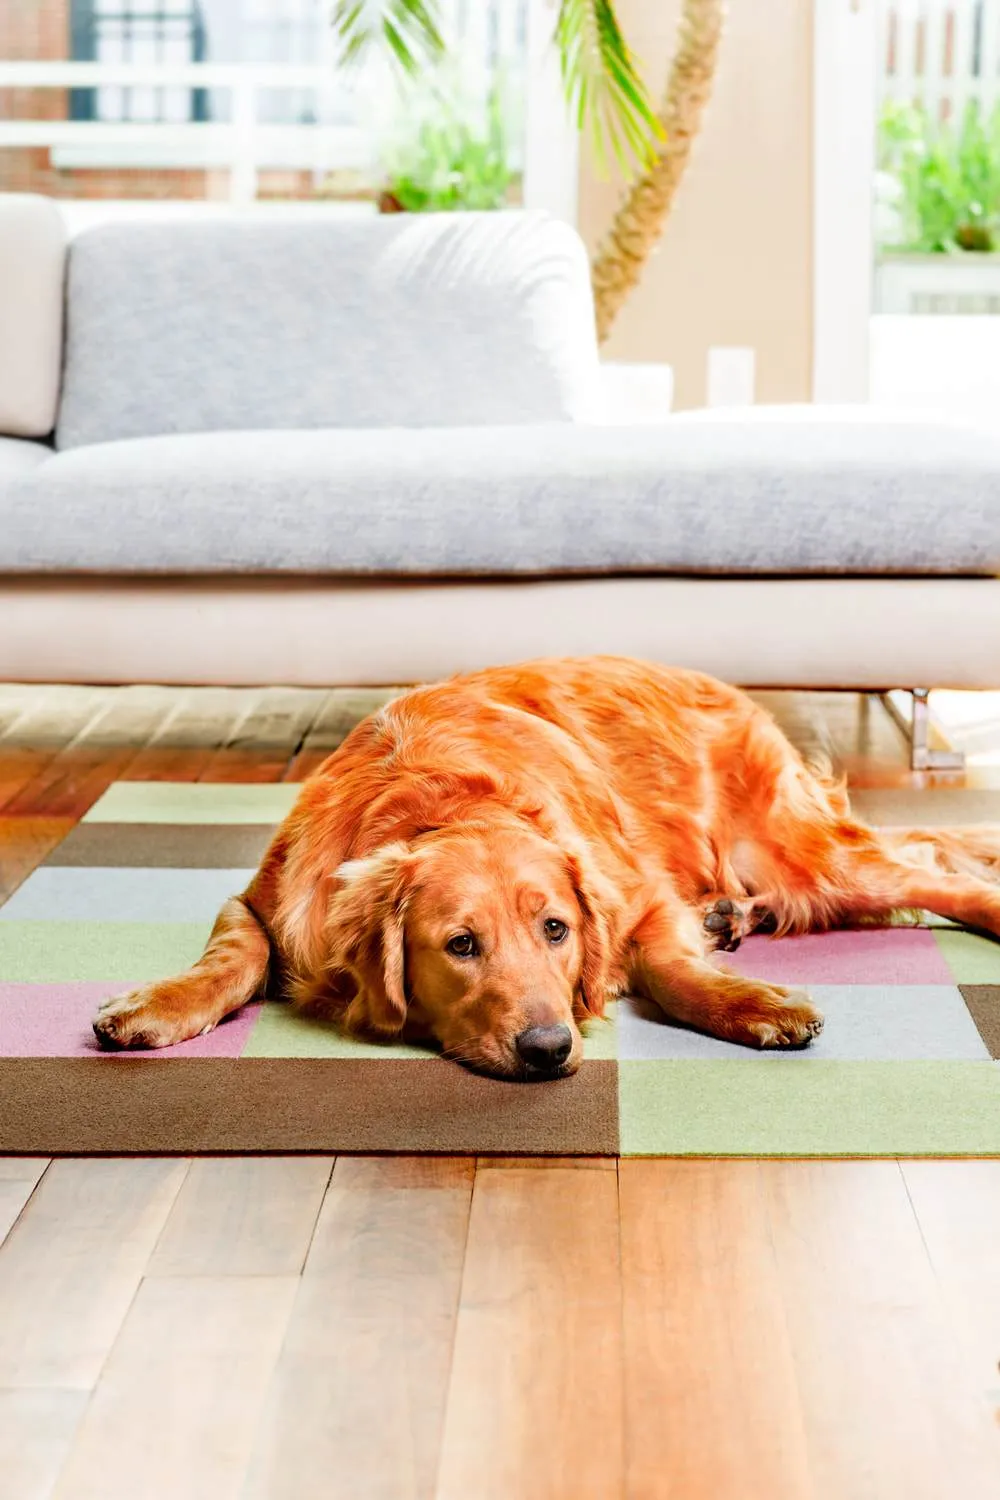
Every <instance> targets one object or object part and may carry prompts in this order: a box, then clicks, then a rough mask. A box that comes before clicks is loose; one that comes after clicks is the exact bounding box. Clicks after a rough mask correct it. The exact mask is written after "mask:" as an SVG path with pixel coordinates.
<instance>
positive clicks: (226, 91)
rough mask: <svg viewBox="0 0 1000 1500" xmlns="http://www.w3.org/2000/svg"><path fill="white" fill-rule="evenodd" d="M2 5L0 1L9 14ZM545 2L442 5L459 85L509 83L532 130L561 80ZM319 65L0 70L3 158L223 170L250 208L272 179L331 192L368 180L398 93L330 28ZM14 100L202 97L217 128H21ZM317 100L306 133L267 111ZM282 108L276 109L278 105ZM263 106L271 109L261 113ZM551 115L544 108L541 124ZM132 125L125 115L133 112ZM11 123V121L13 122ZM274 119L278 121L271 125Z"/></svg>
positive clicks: (43, 65) (58, 122)
mask: <svg viewBox="0 0 1000 1500" xmlns="http://www.w3.org/2000/svg"><path fill="white" fill-rule="evenodd" d="M2 3H3V0H0V4H2ZM548 9H549V6H548V0H471V3H470V0H445V3H444V5H443V32H444V35H445V38H446V42H447V44H448V51H449V56H450V57H451V58H453V59H454V75H455V78H456V79H460V82H461V88H462V92H463V96H467V97H469V98H474V97H476V95H480V96H482V95H484V94H485V90H486V88H487V87H488V86H489V83H490V81H491V80H492V79H493V78H496V77H501V78H502V79H503V80H504V83H505V85H506V86H507V87H508V88H509V90H510V91H511V95H512V97H514V98H515V99H519V100H521V101H522V104H523V106H524V108H525V111H526V113H527V115H528V116H529V129H530V128H532V127H531V125H530V121H531V120H537V119H538V115H539V106H538V101H537V100H532V98H531V94H532V90H533V89H534V90H535V91H536V92H537V88H538V86H542V87H543V88H544V89H545V90H547V91H548V92H551V87H552V81H553V75H552V71H551V67H550V66H549V64H548V63H546V64H545V65H544V66H543V65H541V64H540V63H539V40H540V39H541V40H544V39H546V38H547V37H548V34H549V32H550V29H551V17H550V16H549V15H548V14H547V12H548ZM319 55H320V57H321V60H322V62H323V64H324V65H322V66H308V67H298V66H288V65H284V64H281V65H273V66H271V65H268V66H258V65H253V64H251V65H242V64H238V65H226V64H216V63H179V64H169V65H159V64H157V65H152V64H150V65H137V64H131V63H118V62H109V61H97V62H70V61H65V62H63V61H38V62H0V151H2V150H4V149H5V148H17V147H29V148H31V147H35V148H37V147H41V148H44V149H48V150H49V151H50V152H51V153H52V160H53V164H54V165H56V166H58V167H65V168H73V167H117V168H129V167H139V166H141V167H145V168H153V169H156V168H158V167H159V168H178V167H186V168H195V169H198V168H223V169H226V170H228V173H229V192H230V199H231V201H232V202H233V203H235V204H244V203H249V202H252V201H253V200H254V199H255V197H256V194H257V187H258V178H259V174H260V172H261V171H262V170H266V169H267V168H288V169H298V170H304V171H308V172H311V173H313V174H314V176H315V178H316V179H317V180H322V178H323V177H325V176H326V175H327V174H328V173H329V172H331V171H332V170H335V169H352V168H353V169H357V170H365V169H367V168H370V167H372V166H373V165H374V162H375V158H376V156H377V151H378V145H379V141H378V134H379V126H380V124H383V125H384V123H385V121H386V119H387V117H388V116H389V115H390V114H391V109H392V105H391V97H392V89H393V85H392V83H391V81H390V79H389V77H388V75H387V73H386V72H385V71H384V70H382V71H379V70H378V69H377V68H376V69H370V70H368V71H367V72H366V73H365V74H364V75H363V76H360V75H358V74H356V73H354V72H344V71H340V70H338V69H337V68H336V66H335V63H334V56H333V40H332V33H331V32H330V31H329V28H327V31H326V32H325V33H324V40H323V46H322V48H321V49H320V52H319ZM11 89H21V90H36V89H44V90H52V89H60V90H69V89H93V90H95V91H96V92H97V96H98V101H99V103H100V102H101V96H102V91H107V92H105V94H104V98H108V97H109V95H110V94H114V95H116V96H117V97H118V98H121V97H123V91H125V90H142V91H144V92H145V94H146V97H147V98H148V96H149V91H151V90H157V91H164V92H163V93H161V98H164V97H167V95H168V94H169V95H170V96H171V97H172V98H173V99H176V97H177V91H178V90H182V91H185V90H199V91H204V94H205V96H206V97H208V98H209V99H210V100H211V108H210V110H209V115H210V118H209V119H208V120H206V121H204V122H201V121H199V122H197V123H196V122H194V121H190V122H189V121H186V120H176V119H173V120H168V119H164V120H146V119H139V118H135V117H133V118H125V119H120V118H114V119H110V118H101V117H100V116H101V115H104V114H106V111H105V110H103V109H101V108H100V107H99V108H98V110H97V111H96V113H97V116H98V118H94V119H69V118H65V117H64V118H60V119H51V118H49V119H35V118H28V117H27V115H28V114H29V111H27V110H26V109H24V108H23V107H22V110H21V114H22V116H23V117H22V118H12V117H10V116H11V111H10V106H9V102H8V101H9V95H8V96H7V97H6V98H5V95H4V92H3V91H7V90H11ZM292 91H294V93H295V97H296V98H297V99H298V100H301V99H302V97H303V96H305V97H307V98H309V99H311V101H312V104H311V108H310V111H309V113H310V114H311V116H312V119H311V120H310V122H309V123H278V122H276V121H275V120H274V118H273V117H274V115H275V113H276V110H275V109H274V108H268V107H267V105H266V104H264V101H266V100H267V99H268V96H270V99H271V100H275V95H276V94H278V93H281V92H284V93H285V94H286V96H287V97H291V94H292ZM275 102H277V101H275ZM262 104H264V107H263V108H262ZM548 113H551V108H550V106H549V105H546V106H545V107H544V108H543V109H542V115H543V116H544V115H547V114H548ZM126 114H127V111H126ZM5 116H6V117H5ZM269 117H270V118H269ZM511 149H512V154H513V155H514V158H515V159H514V161H513V162H512V165H513V166H514V167H515V168H516V169H519V168H521V167H522V166H523V161H522V143H521V142H520V141H519V140H517V139H516V138H512V140H511Z"/></svg>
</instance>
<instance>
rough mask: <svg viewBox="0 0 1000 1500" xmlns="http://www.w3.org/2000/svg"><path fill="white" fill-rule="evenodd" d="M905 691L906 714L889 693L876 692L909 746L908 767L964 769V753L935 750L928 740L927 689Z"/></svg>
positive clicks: (928, 705)
mask: <svg viewBox="0 0 1000 1500" xmlns="http://www.w3.org/2000/svg"><path fill="white" fill-rule="evenodd" d="M906 691H907V692H908V693H909V695H910V701H911V704H912V709H911V713H910V717H909V718H907V716H906V715H905V714H904V713H902V712H900V710H899V708H898V707H897V705H896V704H895V703H894V702H893V700H892V697H891V695H890V694H889V693H879V697H880V698H881V700H882V704H883V706H884V708H885V711H886V713H887V714H888V715H889V717H890V719H891V720H892V722H893V723H894V724H895V725H896V727H897V728H898V729H899V731H900V732H901V734H902V736H903V738H904V739H905V740H906V743H907V744H908V745H909V747H910V770H911V771H953V772H962V771H964V770H965V755H964V754H963V753H962V751H961V750H938V749H935V748H934V747H933V746H932V745H931V743H930V729H931V712H930V704H929V701H928V700H929V698H930V689H929V688H907V689H906Z"/></svg>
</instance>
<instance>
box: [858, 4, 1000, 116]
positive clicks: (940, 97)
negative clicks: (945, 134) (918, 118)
mask: <svg viewBox="0 0 1000 1500" xmlns="http://www.w3.org/2000/svg"><path fill="white" fill-rule="evenodd" d="M877 15H878V31H879V35H878V62H879V84H880V96H881V98H883V99H894V100H898V101H899V102H900V103H905V104H921V105H922V106H923V108H924V109H926V110H927V111H928V112H929V113H930V114H933V115H936V116H938V117H939V118H942V119H948V118H954V119H957V118H959V117H960V116H961V114H962V112H963V111H964V109H965V107H966V105H967V104H968V103H970V102H971V101H976V102H977V103H978V104H979V105H980V107H981V108H982V109H983V111H984V112H987V113H988V112H989V111H990V110H992V108H993V106H994V105H995V104H997V102H998V101H1000V0H878V6H877Z"/></svg>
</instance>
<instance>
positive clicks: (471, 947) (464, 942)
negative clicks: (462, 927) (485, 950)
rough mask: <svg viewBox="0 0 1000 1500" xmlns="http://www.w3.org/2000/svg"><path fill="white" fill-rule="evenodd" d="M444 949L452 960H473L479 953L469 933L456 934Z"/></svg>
mask: <svg viewBox="0 0 1000 1500" xmlns="http://www.w3.org/2000/svg"><path fill="white" fill-rule="evenodd" d="M445 948H446V950H447V951H448V952H449V953H450V954H451V955H452V957H454V958H475V956H476V954H477V953H478V952H479V949H478V948H477V947H476V940H475V938H474V937H473V936H472V933H471V932H456V934H455V936H454V937H453V938H450V939H449V941H448V942H447V943H446V944H445Z"/></svg>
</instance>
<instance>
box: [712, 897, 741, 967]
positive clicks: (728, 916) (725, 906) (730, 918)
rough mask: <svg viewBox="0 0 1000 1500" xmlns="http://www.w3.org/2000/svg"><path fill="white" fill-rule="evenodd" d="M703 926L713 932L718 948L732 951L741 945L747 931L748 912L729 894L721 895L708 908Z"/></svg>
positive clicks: (725, 951)
mask: <svg viewBox="0 0 1000 1500" xmlns="http://www.w3.org/2000/svg"><path fill="white" fill-rule="evenodd" d="M702 926H703V927H704V929H705V931H706V932H708V933H711V935H712V938H713V940H714V946H715V947H716V948H721V949H722V951H723V952H724V953H732V952H734V951H735V949H737V948H738V947H739V946H740V943H741V942H742V940H743V935H744V933H745V932H746V914H745V912H743V911H741V910H740V908H739V907H738V906H737V905H736V903H735V902H733V901H730V899H729V897H728V896H720V897H719V899H718V900H717V901H713V902H712V904H711V906H709V907H708V909H707V910H706V912H705V915H704V917H703V918H702Z"/></svg>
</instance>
